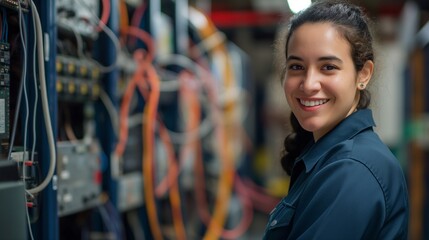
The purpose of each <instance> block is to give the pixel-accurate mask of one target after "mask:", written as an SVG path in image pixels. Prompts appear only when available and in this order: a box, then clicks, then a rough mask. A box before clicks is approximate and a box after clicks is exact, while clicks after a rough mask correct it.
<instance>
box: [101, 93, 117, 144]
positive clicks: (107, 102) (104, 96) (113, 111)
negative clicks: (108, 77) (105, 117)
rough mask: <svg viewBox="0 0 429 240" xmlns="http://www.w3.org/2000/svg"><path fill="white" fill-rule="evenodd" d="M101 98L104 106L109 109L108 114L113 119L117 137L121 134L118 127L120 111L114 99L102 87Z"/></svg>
mask: <svg viewBox="0 0 429 240" xmlns="http://www.w3.org/2000/svg"><path fill="white" fill-rule="evenodd" d="M100 99H101V102H102V103H103V105H104V107H105V108H106V110H107V114H109V118H110V120H111V121H112V125H113V132H114V133H115V136H116V137H117V136H118V135H119V133H118V128H119V119H118V113H117V111H116V108H115V105H113V102H112V100H111V99H110V97H109V96H108V95H107V93H106V91H104V89H103V88H101V89H100Z"/></svg>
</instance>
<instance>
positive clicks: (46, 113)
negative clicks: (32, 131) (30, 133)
mask: <svg viewBox="0 0 429 240" xmlns="http://www.w3.org/2000/svg"><path fill="white" fill-rule="evenodd" d="M30 2H31V11H32V13H33V14H32V15H33V21H35V23H36V31H35V34H36V35H37V50H38V51H37V53H38V54H37V55H38V62H39V64H38V66H39V81H40V92H41V98H42V109H43V117H44V120H45V130H46V134H47V138H48V144H49V153H50V154H49V158H50V164H49V169H48V173H47V175H46V177H45V179H44V180H43V181H42V182H41V183H40V184H39V185H38V186H36V187H34V188H32V189H29V190H28V191H29V192H30V193H31V194H35V193H38V192H40V191H42V190H43V189H45V188H46V186H48V184H49V182H50V181H51V179H52V177H53V176H54V172H55V166H56V149H55V142H54V141H55V140H54V134H53V129H52V123H51V116H50V112H49V103H48V94H47V90H46V77H45V65H44V64H43V63H44V57H43V44H42V43H43V38H42V36H43V33H42V24H41V23H40V17H39V13H38V12H37V8H36V5H35V4H34V2H33V1H30Z"/></svg>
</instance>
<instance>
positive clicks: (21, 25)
mask: <svg viewBox="0 0 429 240" xmlns="http://www.w3.org/2000/svg"><path fill="white" fill-rule="evenodd" d="M18 7H19V31H20V34H21V43H22V49H23V52H24V57H23V58H24V59H23V62H24V64H23V70H22V78H21V80H22V81H24V82H23V83H22V84H24V85H23V87H24V98H25V107H26V115H25V125H24V128H25V130H24V151H23V157H22V176H23V181H24V183H23V184H24V188H25V187H26V182H25V181H26V177H25V173H26V170H27V169H26V166H25V158H26V154H25V153H26V152H27V151H26V145H27V127H28V115H29V107H28V97H27V88H26V84H25V80H26V78H27V47H26V45H25V44H26V41H25V40H24V38H26V35H25V33H26V32H27V29H26V25H25V22H24V21H22V7H21V2H19V4H18ZM24 198H25V203H27V196H26V195H25V194H24ZM25 212H26V217H27V223H28V232H29V233H30V238H31V240H33V239H34V237H33V230H32V229H31V224H30V214H29V212H28V207H27V206H25Z"/></svg>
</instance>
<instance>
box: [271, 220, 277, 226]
mask: <svg viewBox="0 0 429 240" xmlns="http://www.w3.org/2000/svg"><path fill="white" fill-rule="evenodd" d="M276 224H277V220H275V219H274V220H273V221H272V222H271V224H270V226H271V227H272V226H274V225H276Z"/></svg>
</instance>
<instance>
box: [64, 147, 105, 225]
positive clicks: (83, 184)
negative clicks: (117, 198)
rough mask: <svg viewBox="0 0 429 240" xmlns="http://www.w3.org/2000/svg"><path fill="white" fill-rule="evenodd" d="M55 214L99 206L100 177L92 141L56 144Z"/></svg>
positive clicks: (97, 156) (70, 212)
mask: <svg viewBox="0 0 429 240" xmlns="http://www.w3.org/2000/svg"><path fill="white" fill-rule="evenodd" d="M57 151H58V162H57V174H58V192H57V194H58V195H57V196H58V215H59V216H60V217H61V216H65V215H68V214H72V213H76V212H79V211H82V210H86V209H89V208H92V207H95V206H97V205H99V203H100V199H99V197H100V194H101V184H102V174H101V164H100V158H99V157H100V147H99V144H98V143H97V142H96V141H93V142H91V143H87V142H84V141H73V142H58V143H57Z"/></svg>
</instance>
